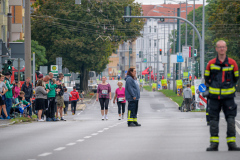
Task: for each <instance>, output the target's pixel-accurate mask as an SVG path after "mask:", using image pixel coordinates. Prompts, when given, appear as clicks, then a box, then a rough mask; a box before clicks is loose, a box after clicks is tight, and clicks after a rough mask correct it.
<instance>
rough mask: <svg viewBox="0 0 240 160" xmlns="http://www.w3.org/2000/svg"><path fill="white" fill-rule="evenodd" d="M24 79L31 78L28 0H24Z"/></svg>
mask: <svg viewBox="0 0 240 160" xmlns="http://www.w3.org/2000/svg"><path fill="white" fill-rule="evenodd" d="M24 31H25V79H26V78H28V77H30V79H31V21H30V0H25V30H24Z"/></svg>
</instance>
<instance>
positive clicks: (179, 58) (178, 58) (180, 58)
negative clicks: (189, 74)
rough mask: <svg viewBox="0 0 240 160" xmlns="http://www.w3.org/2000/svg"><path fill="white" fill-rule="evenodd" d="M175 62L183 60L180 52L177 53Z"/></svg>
mask: <svg viewBox="0 0 240 160" xmlns="http://www.w3.org/2000/svg"><path fill="white" fill-rule="evenodd" d="M177 62H178V63H179V62H184V59H183V57H182V53H180V52H178V53H177Z"/></svg>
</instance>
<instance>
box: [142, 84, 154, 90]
mask: <svg viewBox="0 0 240 160" xmlns="http://www.w3.org/2000/svg"><path fill="white" fill-rule="evenodd" d="M143 88H144V89H145V90H147V91H152V87H150V86H149V85H146V86H143Z"/></svg>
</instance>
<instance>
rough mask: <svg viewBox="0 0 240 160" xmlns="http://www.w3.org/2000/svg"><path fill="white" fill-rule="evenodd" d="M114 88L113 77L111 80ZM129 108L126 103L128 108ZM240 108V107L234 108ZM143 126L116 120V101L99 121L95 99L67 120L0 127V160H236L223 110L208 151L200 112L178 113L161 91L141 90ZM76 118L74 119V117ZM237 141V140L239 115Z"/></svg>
mask: <svg viewBox="0 0 240 160" xmlns="http://www.w3.org/2000/svg"><path fill="white" fill-rule="evenodd" d="M109 82H110V84H111V86H112V93H114V92H115V89H116V87H117V85H116V84H117V81H116V80H112V81H109ZM126 109H127V108H126ZM239 112H240V110H238V113H239ZM138 113H139V118H138V119H139V120H138V121H139V123H141V124H142V126H141V127H132V128H129V127H127V114H125V118H124V120H118V113H117V105H116V104H113V103H112V101H111V102H110V104H109V114H108V116H109V120H108V121H102V120H101V115H100V105H99V102H96V101H95V99H94V100H92V102H91V104H87V107H86V109H85V110H84V111H82V112H81V111H78V112H77V114H76V115H75V116H72V115H70V113H69V115H68V116H66V117H65V118H66V119H67V121H66V122H33V123H26V124H24V123H22V124H16V125H10V126H7V127H2V128H0V135H1V136H0V142H1V143H0V160H15V159H17V160H66V159H69V160H75V159H85V160H130V159H132V160H148V159H151V160H153V159H156V160H157V159H158V160H159V159H162V160H175V159H176V160H183V159H184V160H202V159H205V160H215V159H216V160H226V159H231V160H239V152H228V151H227V150H228V148H227V144H226V122H225V120H224V119H223V118H224V116H223V114H222V113H221V120H220V124H219V126H220V134H219V136H220V146H219V152H206V148H207V147H208V146H209V137H210V135H209V127H208V126H207V125H206V120H205V113H204V112H200V113H197V112H191V113H187V112H184V113H182V112H180V111H179V110H178V106H177V105H176V103H175V102H173V101H171V100H170V99H168V98H166V97H165V96H164V95H163V94H162V93H159V92H147V91H144V92H141V99H140V102H139V112H138ZM72 117H74V118H72ZM237 120H238V122H239V123H236V125H237V126H238V127H237V131H238V133H237V144H238V145H240V136H239V134H240V130H239V128H240V118H239V116H238V117H237Z"/></svg>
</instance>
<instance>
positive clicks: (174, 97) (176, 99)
mask: <svg viewBox="0 0 240 160" xmlns="http://www.w3.org/2000/svg"><path fill="white" fill-rule="evenodd" d="M159 92H162V93H163V94H164V95H165V96H166V97H168V98H170V99H172V100H173V101H174V102H176V103H177V104H178V106H181V105H182V102H183V97H182V96H177V94H176V93H175V92H173V91H172V90H167V89H164V90H160V91H159Z"/></svg>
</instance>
